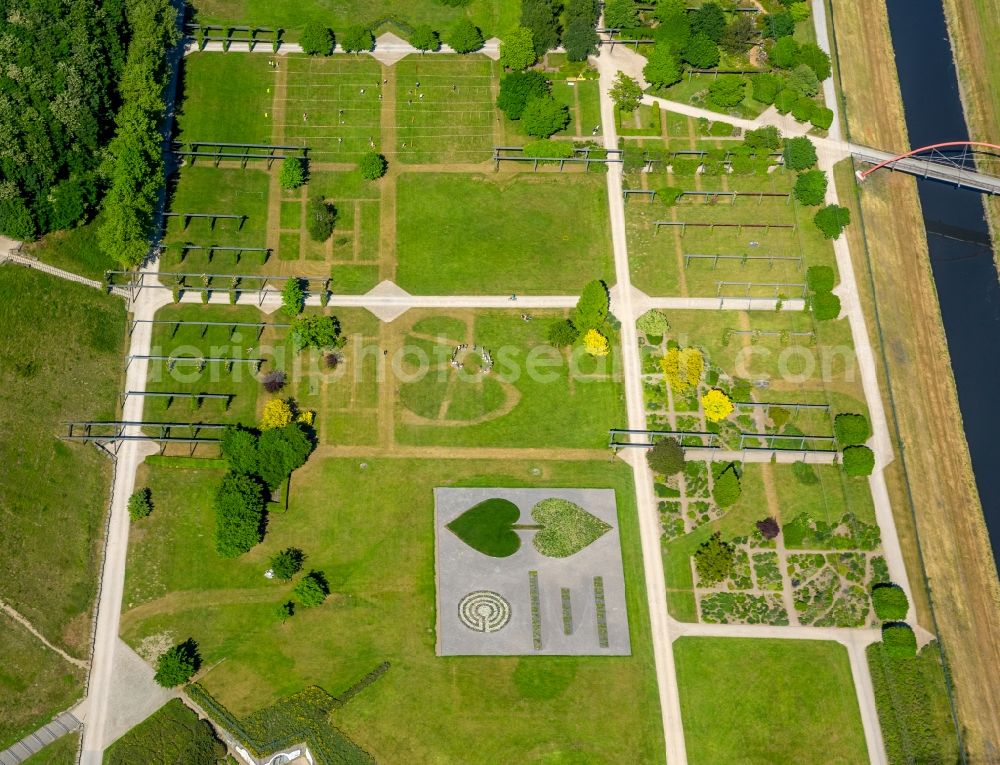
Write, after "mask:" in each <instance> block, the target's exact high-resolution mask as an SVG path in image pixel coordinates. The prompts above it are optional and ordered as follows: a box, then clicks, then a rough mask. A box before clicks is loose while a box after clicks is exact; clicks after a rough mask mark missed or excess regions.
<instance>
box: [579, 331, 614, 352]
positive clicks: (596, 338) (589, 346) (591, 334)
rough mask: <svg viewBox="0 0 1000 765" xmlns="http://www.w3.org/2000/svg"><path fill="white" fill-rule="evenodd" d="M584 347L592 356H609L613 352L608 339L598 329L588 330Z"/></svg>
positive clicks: (584, 338) (584, 337)
mask: <svg viewBox="0 0 1000 765" xmlns="http://www.w3.org/2000/svg"><path fill="white" fill-rule="evenodd" d="M583 347H584V350H586V351H587V353H589V354H590V355H591V356H607V355H608V354H609V353H610V352H611V345H610V344H609V343H608V338H606V337H605V336H604V335H602V334H601V333H600V332H598V331H597V330H596V329H588V330H587V334H586V335H584V336H583Z"/></svg>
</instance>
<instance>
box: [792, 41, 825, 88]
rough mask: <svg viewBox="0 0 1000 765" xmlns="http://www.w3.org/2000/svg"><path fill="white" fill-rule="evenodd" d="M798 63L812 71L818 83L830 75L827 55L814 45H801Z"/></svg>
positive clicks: (809, 43)
mask: <svg viewBox="0 0 1000 765" xmlns="http://www.w3.org/2000/svg"><path fill="white" fill-rule="evenodd" d="M799 61H800V62H802V63H803V64H805V65H806V66H808V67H809V68H810V69H812V70H813V73H814V74H815V75H816V77H817V79H818V80H819V81H820V82H822V81H823V80H825V79H826V78H827V77H829V76H830V74H831V73H832V68H831V66H830V56H829V54H828V53H827V52H826V51H825V50H823V49H822V48H821V47H819V46H818V45H817V44H816V43H813V42H807V43H803V44H802V45H801V47H800V48H799Z"/></svg>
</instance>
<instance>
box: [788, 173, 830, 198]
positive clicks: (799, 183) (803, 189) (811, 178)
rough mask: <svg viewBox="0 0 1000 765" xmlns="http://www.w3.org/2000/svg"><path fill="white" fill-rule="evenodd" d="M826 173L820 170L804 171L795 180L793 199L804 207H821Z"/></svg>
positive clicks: (824, 191)
mask: <svg viewBox="0 0 1000 765" xmlns="http://www.w3.org/2000/svg"><path fill="white" fill-rule="evenodd" d="M826 186H827V180H826V173H824V172H823V171H822V170H806V171H805V172H804V173H799V177H798V178H796V179H795V189H794V193H795V198H796V199H797V200H799V201H800V202H801V203H802V204H804V205H810V206H815V205H821V204H823V199H824V197H825V196H826Z"/></svg>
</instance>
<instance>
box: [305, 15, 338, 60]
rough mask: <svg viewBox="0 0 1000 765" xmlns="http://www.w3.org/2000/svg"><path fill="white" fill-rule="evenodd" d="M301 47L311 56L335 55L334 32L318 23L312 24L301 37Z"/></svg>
mask: <svg viewBox="0 0 1000 765" xmlns="http://www.w3.org/2000/svg"><path fill="white" fill-rule="evenodd" d="M299 45H301V46H302V52H303V53H308V54H309V55H310V56H329V55H330V54H331V53H333V45H334V37H333V30H332V29H330V28H329V27H326V26H324V25H323V24H321V23H320V22H318V21H313V22H310V23H308V24H306V27H305V29H303V30H302V34H301V35H299Z"/></svg>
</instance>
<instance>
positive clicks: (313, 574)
mask: <svg viewBox="0 0 1000 765" xmlns="http://www.w3.org/2000/svg"><path fill="white" fill-rule="evenodd" d="M292 593H294V595H295V596H296V597H297V598H298V599H299V601H300V602H301V603H302V605H304V606H306V607H307V608H312V607H313V606H319V605H322V603H323V601H324V600H326V596H327V595H329V594H330V586H329V585H328V584H327V583H326V577H325V576H323V572H321V571H310V572H309V573H308V574H306V575H305V576H304V577H302V578H301V579H300V580H299V582H298V584H296V585H295V589H293V590H292Z"/></svg>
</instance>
